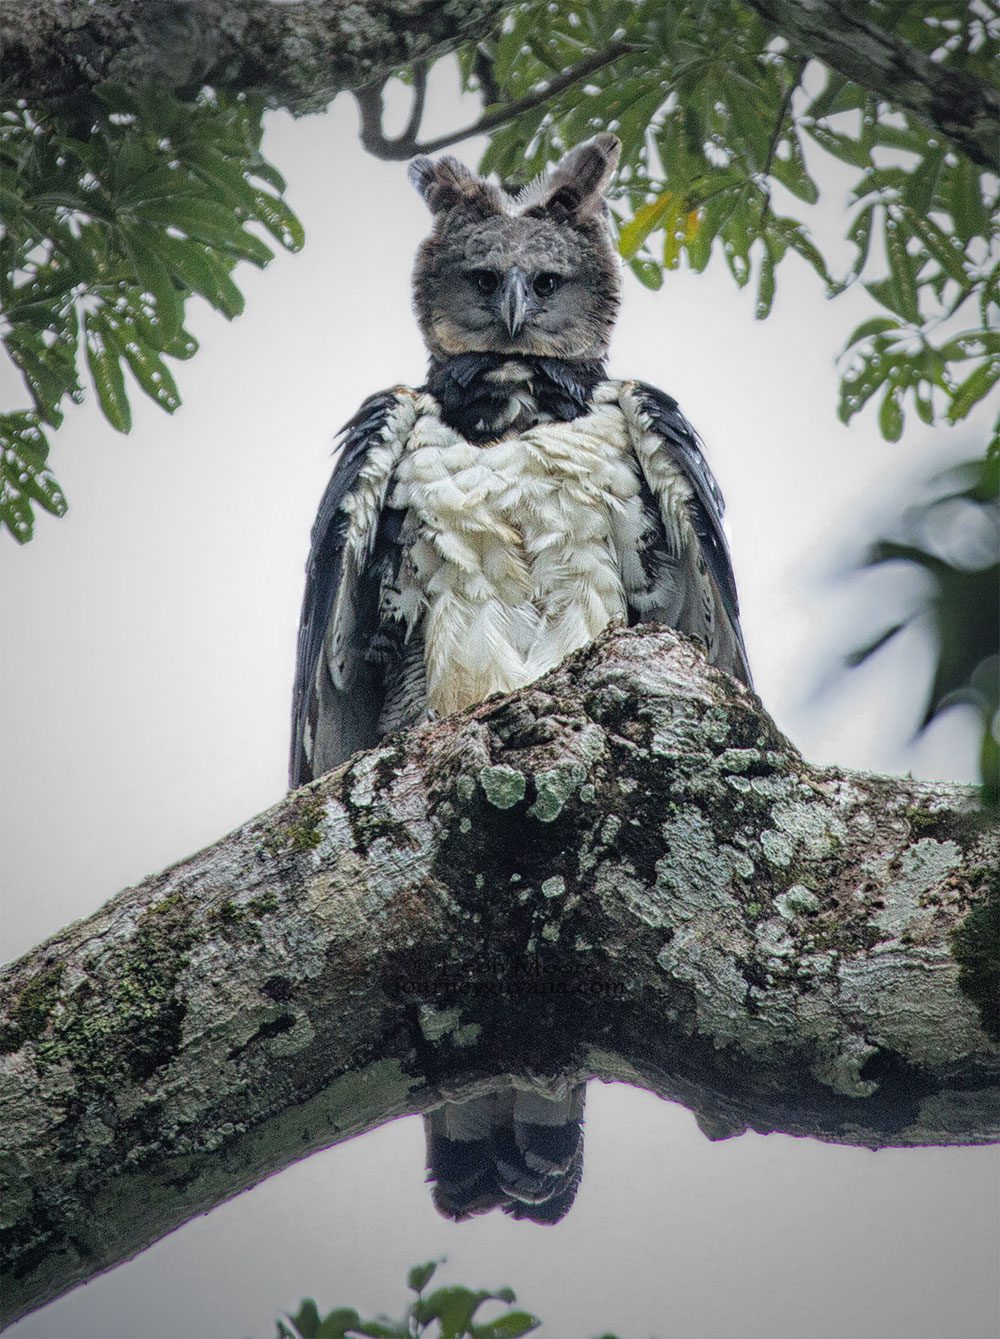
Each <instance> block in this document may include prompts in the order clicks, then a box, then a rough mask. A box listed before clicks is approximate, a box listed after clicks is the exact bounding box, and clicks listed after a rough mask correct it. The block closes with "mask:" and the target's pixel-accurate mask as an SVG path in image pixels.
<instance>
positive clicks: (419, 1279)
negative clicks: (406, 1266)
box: [406, 1260, 441, 1293]
mask: <svg viewBox="0 0 1000 1339" xmlns="http://www.w3.org/2000/svg"><path fill="white" fill-rule="evenodd" d="M440 1263H441V1261H440V1260H428V1261H427V1263H426V1264H424V1265H414V1266H413V1268H412V1269H411V1270H410V1272H409V1274H407V1276H406V1282H407V1285H408V1286H409V1287H410V1288H411V1289H412V1290H413V1291H414V1292H415V1293H419V1292H423V1290H424V1288H425V1287H426V1285H427V1284H428V1283H429V1282H430V1281H431V1279H432V1278H433V1277H434V1274H435V1272H436V1270H437V1267H438V1265H439V1264H440Z"/></svg>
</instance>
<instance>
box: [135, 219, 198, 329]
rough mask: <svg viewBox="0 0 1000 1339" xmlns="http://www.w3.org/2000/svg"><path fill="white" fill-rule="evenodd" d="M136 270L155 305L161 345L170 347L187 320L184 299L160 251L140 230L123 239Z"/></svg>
mask: <svg viewBox="0 0 1000 1339" xmlns="http://www.w3.org/2000/svg"><path fill="white" fill-rule="evenodd" d="M122 240H123V243H124V245H125V249H126V250H127V251H128V253H129V255H130V256H131V258H132V262H133V264H134V266H135V279H136V283H137V286H138V287H139V288H141V289H142V290H143V291H144V292H147V293H150V294H152V297H153V300H154V301H155V303H156V315H157V320H158V323H159V325H160V327H161V330H162V343H161V347H162V345H163V344H169V343H170V341H171V340H173V339H174V338H176V336H177V332H178V331H179V330H180V328H181V322H182V320H183V319H184V298H183V295H182V293H181V292H180V290H179V289H178V288H177V286H176V284H175V283H174V281H173V278H172V277H171V274H170V270H169V269H168V268H167V264H166V262H165V260H164V257H163V255H162V253H161V252H160V251H158V250H157V249H156V248H155V247H154V246H152V245H151V244H150V237H149V234H146V235H143V233H142V232H140V230H139V229H137V228H136V229H131V230H129V231H127V232H124V231H123V237H122Z"/></svg>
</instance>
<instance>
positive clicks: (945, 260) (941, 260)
mask: <svg viewBox="0 0 1000 1339" xmlns="http://www.w3.org/2000/svg"><path fill="white" fill-rule="evenodd" d="M907 222H908V223H909V225H910V227H911V228H912V229H913V231H914V233H916V235H917V237H918V238H919V239H920V241H921V242H923V244H924V246H925V247H926V248H927V250H928V252H929V253H930V254H931V256H933V258H934V259H935V260H936V261H937V262H938V264H939V265H940V266H941V268H942V269H943V270H944V271H945V273H946V274H947V275H948V276H949V277H950V278H952V279H954V280H955V281H956V282H957V283H960V284H963V285H964V284H966V283H967V282H968V278H969V276H968V272H967V271H966V268H965V251H964V249H963V248H962V246H961V245H956V242H957V239H956V238H954V237H949V236H948V234H947V233H946V232H944V231H943V230H942V229H941V228H939V227H938V225H937V224H936V223H935V222H934V220H933V219H931V218H927V217H925V216H924V215H922V214H918V213H915V212H910V213H908V215H907Z"/></svg>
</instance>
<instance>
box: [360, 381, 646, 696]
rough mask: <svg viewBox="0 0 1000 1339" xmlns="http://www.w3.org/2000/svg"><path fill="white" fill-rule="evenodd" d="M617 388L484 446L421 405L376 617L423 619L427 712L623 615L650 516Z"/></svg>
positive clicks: (520, 672)
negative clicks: (561, 417) (400, 552)
mask: <svg viewBox="0 0 1000 1339" xmlns="http://www.w3.org/2000/svg"><path fill="white" fill-rule="evenodd" d="M621 393H622V392H621V388H620V387H616V386H614V385H612V384H610V383H606V384H605V385H603V386H601V387H600V388H599V389H598V392H597V393H596V395H595V397H594V398H595V403H594V405H593V408H592V410H591V412H590V413H589V414H587V415H586V416H585V417H582V418H579V419H576V420H574V421H573V422H571V423H543V424H539V425H538V426H536V427H534V428H531V429H530V430H528V431H526V432H523V433H521V434H520V435H519V436H516V437H510V438H508V439H507V440H505V441H500V442H495V443H493V444H492V445H488V446H476V445H473V444H472V443H469V442H467V441H466V440H465V439H464V438H462V437H460V436H459V435H458V433H456V432H455V431H454V430H453V429H451V428H449V427H448V426H446V425H445V424H444V423H442V421H441V419H440V418H439V417H438V415H437V412H436V409H437V407H436V404H435V402H434V401H433V400H432V399H430V397H424V402H423V403H422V404H420V403H418V412H417V417H416V420H415V422H414V424H413V427H412V430H411V431H410V432H409V434H408V438H407V441H406V445H405V448H404V450H403V452H402V455H401V456H400V458H399V460H398V463H397V465H396V471H395V480H394V486H393V487H392V489H391V493H390V496H389V498H388V502H389V505H391V506H392V507H396V508H400V509H402V510H405V511H406V513H407V515H406V519H405V521H404V525H403V534H402V536H401V539H402V542H403V545H404V548H405V550H406V557H405V559H404V563H403V569H402V571H401V573H400V578H399V583H398V589H395V590H393V591H391V592H388V591H387V592H386V593H385V600H386V604H387V606H388V607H386V608H384V609H383V613H384V614H385V615H389V616H394V617H396V618H399V619H402V620H403V621H404V622H405V624H406V626H407V630H408V632H410V631H413V630H414V629H415V628H416V626H417V624H418V623H419V624H420V630H421V634H422V639H423V643H424V655H425V663H426V669H427V698H428V706H429V707H430V708H431V709H433V710H434V711H435V712H438V713H442V714H443V713H446V712H450V711H456V710H459V709H461V708H462V707H465V706H468V705H470V704H471V703H473V702H478V701H481V700H482V699H483V698H485V697H487V696H489V694H490V693H495V692H507V691H510V690H512V689H515V688H520V687H522V686H523V685H525V684H527V683H530V682H531V681H532V680H534V679H536V678H538V677H539V675H541V674H543V673H545V671H546V670H548V669H551V668H552V667H553V666H554V665H556V664H558V663H559V661H561V660H562V659H563V657H564V656H566V655H567V654H568V653H569V652H570V651H573V650H576V649H577V648H579V647H581V646H584V645H586V644H587V643H588V642H589V641H591V640H593V638H594V637H596V636H597V635H598V634H599V633H600V632H601V631H602V630H603V629H604V628H605V627H607V625H608V623H609V622H611V620H613V619H618V618H624V617H625V616H626V585H629V586H630V585H631V580H630V575H631V569H630V564H631V566H632V567H634V554H635V553H636V552H637V551H638V549H639V546H640V543H641V540H642V537H643V534H644V532H645V531H646V529H647V528H648V525H649V523H650V522H649V517H648V514H647V513H646V511H645V510H644V508H643V505H642V501H641V498H640V486H641V485H640V480H641V477H642V475H641V467H640V464H639V460H638V459H637V457H636V454H635V446H636V444H637V443H636V442H635V437H636V435H637V434H636V426H635V425H633V424H630V423H629V422H628V421H627V416H626V414H625V413H623V410H622V407H621V405H620V403H619V397H620V396H621Z"/></svg>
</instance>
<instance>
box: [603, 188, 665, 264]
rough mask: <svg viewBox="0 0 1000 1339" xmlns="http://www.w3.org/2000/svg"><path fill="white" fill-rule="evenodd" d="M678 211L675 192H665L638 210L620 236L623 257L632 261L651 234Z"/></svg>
mask: <svg viewBox="0 0 1000 1339" xmlns="http://www.w3.org/2000/svg"><path fill="white" fill-rule="evenodd" d="M676 209H677V204H676V198H675V194H674V192H673V191H664V192H663V194H662V195H658V196H657V197H656V199H655V200H650V201H648V202H647V203H646V204H644V205H642V206H641V208H639V209H637V210H636V211H635V213H634V214H633V215H632V217H631V218H630V219H629V220H628V222H627V223H625V224H623V225H622V228H621V231H620V232H619V234H618V250H619V252H620V253H621V254H622V256H624V258H625V259H626V260H631V259H632V258H633V256H634V255H635V254H636V252H637V251H638V250H639V248H640V247H641V246H642V244H643V242H644V241H645V240H646V238H647V237H648V236H649V234H650V233H651V232H655V230H656V229H657V228H659V227H661V226H662V224H663V221H664V220H665V219H666V217H667V216H668V214H670V213H671V212H676Z"/></svg>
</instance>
